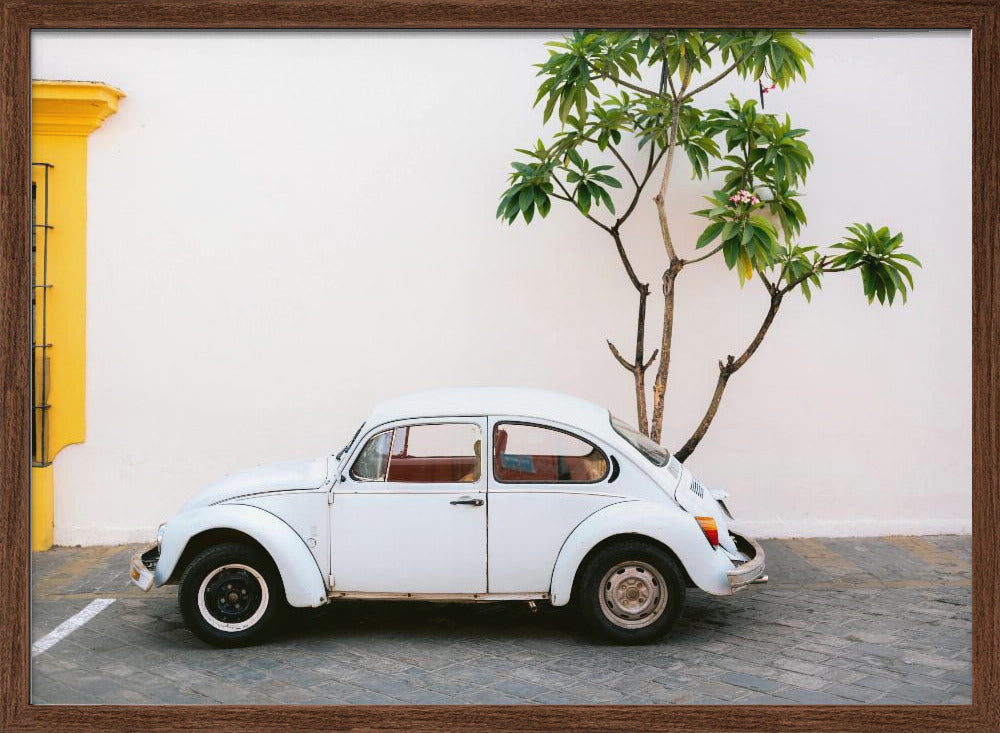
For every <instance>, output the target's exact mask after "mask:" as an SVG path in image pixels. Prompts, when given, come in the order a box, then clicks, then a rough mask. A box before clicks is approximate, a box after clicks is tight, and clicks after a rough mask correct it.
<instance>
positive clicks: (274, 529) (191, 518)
mask: <svg viewBox="0 0 1000 733" xmlns="http://www.w3.org/2000/svg"><path fill="white" fill-rule="evenodd" d="M210 529H233V530H236V531H238V532H242V533H243V534H246V535H248V536H250V537H252V538H253V539H255V540H256V541H257V542H259V543H260V544H261V546H262V547H263V548H264V549H265V550H266V551H267V553H268V554H269V555H270V556H271V559H272V560H274V564H275V565H276V566H277V568H278V573H279V574H280V575H281V582H282V583H283V584H284V586H285V597H286V598H287V599H288V603H289V605H291V606H299V607H307V606H308V607H315V606H321V605H323V604H324V603H326V602H327V592H326V585H325V584H324V583H323V573H322V572H321V571H320V569H319V566H318V565H317V564H316V559H315V558H314V557H313V555H312V553H311V552H310V551H309V548H308V547H306V544H305V542H303V541H302V538H301V537H299V535H298V534H297V533H296V532H295V530H293V529H292V528H291V527H289V526H288V525H287V524H286V523H285V522H283V521H282V520H281V519H280V518H279V517H277V516H276V515H274V514H271V513H270V512H267V511H265V510H263V509H259V508H257V507H253V506H247V505H245V504H216V505H212V506H206V507H200V508H197V509H191V510H189V511H185V512H181V513H180V514H178V515H177V516H175V517H174V518H173V519H171V520H170V521H169V522H168V523H167V525H166V526H165V527H164V534H163V544H162V546H161V548H160V557H159V559H158V560H157V563H156V570H155V571H154V573H153V582H154V583H155V584H156V585H157V586H160V585H163V584H164V583H166V582H167V580H169V579H170V577H171V576H172V575H173V573H174V569H175V568H176V566H177V562H178V561H179V560H180V558H181V555H182V554H183V553H184V548H185V547H187V544H188V541H190V539H191V538H192V537H194V536H195V535H197V534H200V533H201V532H204V531H206V530H210Z"/></svg>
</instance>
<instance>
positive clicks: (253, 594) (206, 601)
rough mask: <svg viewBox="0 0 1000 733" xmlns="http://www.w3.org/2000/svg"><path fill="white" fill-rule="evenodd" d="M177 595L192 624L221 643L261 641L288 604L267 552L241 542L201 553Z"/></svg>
mask: <svg viewBox="0 0 1000 733" xmlns="http://www.w3.org/2000/svg"><path fill="white" fill-rule="evenodd" d="M177 598H178V601H179V603H180V607H181V615H182V616H183V617H184V621H185V623H187V625H188V628H189V629H191V631H192V632H193V633H194V635H195V636H197V637H198V638H199V639H201V640H203V641H206V642H208V643H209V644H213V645H215V646H222V647H234V646H243V645H246V644H252V643H254V642H256V641H258V640H259V639H260V638H261V637H262V636H263V635H264V634H265V633H266V632H267V630H268V628H269V626H270V625H271V622H272V621H273V620H274V619H275V616H276V615H277V613H278V610H279V609H280V608H281V607H282V606H283V605H284V590H283V588H282V586H281V577H280V576H279V575H278V571H277V568H275V566H274V563H273V562H272V561H271V558H269V557H268V556H267V555H266V554H264V553H263V552H261V551H260V550H258V549H257V548H255V547H250V546H248V545H242V544H238V543H226V544H221V545H215V546H213V547H209V548H208V549H206V550H204V551H203V552H201V553H200V554H199V555H198V556H197V557H195V559H194V560H192V561H191V564H190V565H188V567H187V569H186V570H185V571H184V575H183V576H182V577H181V582H180V587H179V588H178V591H177Z"/></svg>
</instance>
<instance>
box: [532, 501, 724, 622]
mask: <svg viewBox="0 0 1000 733" xmlns="http://www.w3.org/2000/svg"><path fill="white" fill-rule="evenodd" d="M628 534H635V535H645V536H647V537H651V538H652V539H654V540H657V541H658V542H661V543H662V544H664V545H666V546H667V547H668V548H670V550H671V551H672V552H673V553H674V554H675V555H676V556H677V559H678V560H680V562H681V564H682V565H683V566H684V569H685V570H686V571H687V573H688V576H690V578H691V580H692V581H693V582H694V584H695V585H697V586H698V587H699V588H701V589H702V590H704V591H706V592H708V593H712V594H714V595H729V594H731V593H732V590H731V589H730V587H729V581H728V578H727V576H726V572H727V571H729V570H732V569H733V564H732V562H731V561H730V560H729V558H728V557H726V555H725V553H723V552H721V551H720V550H719V549H718V548H713V547H712V546H711V545H710V544H709V543H708V540H707V539H706V538H705V535H704V533H703V532H702V531H701V528H700V527H699V526H698V522H696V521H695V518H694V517H693V516H691V515H690V514H688V513H687V512H685V511H684V510H683V509H681V508H680V507H677V506H672V505H669V504H664V503H661V502H653V501H643V500H638V501H625V502H621V503H618V504H612V505H610V506H608V507H605V508H604V509H601V510H599V511H597V512H594V513H593V514H591V515H590V516H589V517H587V518H586V519H585V520H584V521H582V522H580V524H578V525H577V526H576V528H575V529H574V530H573V531H572V532H571V533H570V535H569V537H567V538H566V541H565V542H564V543H563V546H562V549H560V551H559V555H558V557H557V558H556V564H555V567H554V568H553V570H552V585H551V588H550V590H549V593H550V597H551V601H552V605H553V606H565V605H566V604H567V603H569V600H570V594H571V593H572V591H573V582H574V580H575V578H576V573H577V570H578V569H579V568H580V564H581V563H582V562H583V559H584V558H585V557H586V556H587V553H589V552H590V551H591V550H592V549H594V547H596V546H597V545H598V544H599V543H600V542H602V541H603V540H606V539H607V538H609V537H614V536H616V535H628Z"/></svg>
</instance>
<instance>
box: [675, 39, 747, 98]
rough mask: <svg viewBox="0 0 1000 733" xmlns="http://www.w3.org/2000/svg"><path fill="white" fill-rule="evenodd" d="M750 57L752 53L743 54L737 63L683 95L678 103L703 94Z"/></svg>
mask: <svg viewBox="0 0 1000 733" xmlns="http://www.w3.org/2000/svg"><path fill="white" fill-rule="evenodd" d="M751 55H752V51H747V52H746V53H745V54H743V56H741V57H740V60H739V61H734V62H733V64H732V65H731V66H730V67H729V68H727V69H726V70H725V71H723V72H722V73H721V74H719V75H718V76H715V77H713V78H712V79H709V80H708V81H707V82H705V83H704V84H702V85H701V86H699V87H695V88H694V89H692V90H691V91H690V92H688V93H687V94H685V95H684V97H683V98H682V99H681V100H680V101H681V102H683V101H685V100H688V99H691V97H693V96H694V95H695V94H697V93H698V92H703V91H705V90H706V89H708V88H709V87H710V86H712V85H713V84H718V83H719V82H720V81H722V80H723V79H725V78H726V77H727V76H729V75H730V74H732V73H733V71H735V70H736V67H737V66H739V65H740V64H742V63H743V62H744V61H746V60H747V59H748V58H750V56H751Z"/></svg>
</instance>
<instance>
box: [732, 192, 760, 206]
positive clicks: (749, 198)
mask: <svg viewBox="0 0 1000 733" xmlns="http://www.w3.org/2000/svg"><path fill="white" fill-rule="evenodd" d="M729 202H730V203H732V204H736V205H737V206H738V205H740V204H750V205H751V206H756V205H757V204H759V203H760V199H759V198H757V197H756V196H755V195H754V194H753V193H751V192H750V191H747V190H746V189H743V188H741V189H740V190H739V191H737V192H736V193H735V194H733V195H732V196H730V197H729Z"/></svg>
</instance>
